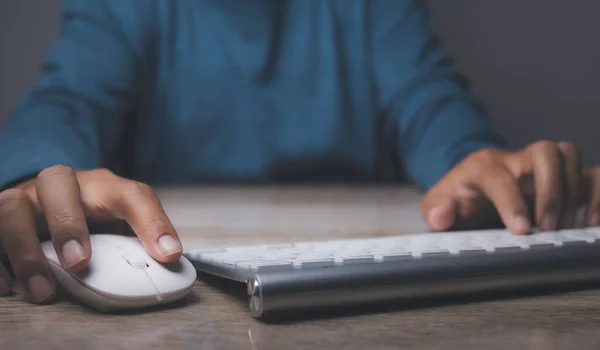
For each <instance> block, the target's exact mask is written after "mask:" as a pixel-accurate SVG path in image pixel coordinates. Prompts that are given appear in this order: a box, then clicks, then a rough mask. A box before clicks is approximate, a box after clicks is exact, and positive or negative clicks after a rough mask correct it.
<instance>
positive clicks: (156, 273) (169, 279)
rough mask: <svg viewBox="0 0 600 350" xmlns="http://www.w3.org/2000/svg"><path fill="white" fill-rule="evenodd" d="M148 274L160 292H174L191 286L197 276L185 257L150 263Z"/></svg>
mask: <svg viewBox="0 0 600 350" xmlns="http://www.w3.org/2000/svg"><path fill="white" fill-rule="evenodd" d="M146 272H147V273H148V276H149V277H150V278H151V279H152V281H153V282H154V285H155V286H156V288H157V289H158V290H159V291H160V292H161V293H162V294H169V293H176V292H179V291H181V290H183V289H187V288H189V287H191V286H192V285H193V284H194V283H195V282H196V278H197V272H196V269H195V268H194V266H193V265H192V264H191V263H190V262H189V261H188V260H187V259H185V258H181V259H179V260H178V261H175V262H172V263H166V264H152V265H150V267H148V268H147V269H146Z"/></svg>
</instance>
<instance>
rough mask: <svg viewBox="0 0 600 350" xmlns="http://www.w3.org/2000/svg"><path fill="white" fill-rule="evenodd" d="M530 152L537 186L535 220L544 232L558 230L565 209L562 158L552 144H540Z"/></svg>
mask: <svg viewBox="0 0 600 350" xmlns="http://www.w3.org/2000/svg"><path fill="white" fill-rule="evenodd" d="M530 150H531V152H530V153H529V157H530V161H531V162H532V164H533V167H532V171H533V178H534V186H535V220H536V222H537V224H538V226H539V227H540V228H541V229H542V230H546V231H552V230H556V229H557V228H558V224H559V218H560V215H561V212H562V208H563V205H562V203H563V194H564V180H563V165H562V157H561V154H560V151H559V149H558V147H557V146H556V145H555V144H554V143H552V142H539V143H537V144H536V145H535V146H534V147H532V148H531V149H530Z"/></svg>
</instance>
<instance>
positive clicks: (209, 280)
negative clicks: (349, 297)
mask: <svg viewBox="0 0 600 350" xmlns="http://www.w3.org/2000/svg"><path fill="white" fill-rule="evenodd" d="M198 279H199V280H200V281H202V282H204V283H206V284H208V285H209V286H211V287H213V288H215V289H217V290H218V291H219V292H221V293H226V294H227V295H229V296H232V297H234V298H235V299H236V300H237V301H238V302H240V303H242V304H243V305H245V306H246V307H247V305H248V301H247V296H246V285H245V284H244V283H240V282H236V281H233V280H229V279H225V278H220V277H217V276H214V275H211V274H206V273H202V272H198ZM593 289H600V281H594V282H586V283H577V284H568V285H562V286H547V287H537V288H521V289H519V290H504V291H495V292H477V293H467V294H460V295H451V296H445V297H435V298H434V297H424V298H415V299H414V300H409V301H407V300H403V301H399V302H389V301H386V302H380V303H364V304H358V305H352V306H336V307H329V308H323V307H321V306H319V307H318V308H314V309H297V310H286V311H279V312H277V313H273V314H269V315H266V316H265V317H263V318H261V319H260V321H261V322H263V323H266V324H291V323H300V322H307V321H313V320H319V319H321V320H322V319H334V318H345V317H355V316H362V315H370V314H383V313H394V312H402V311H409V310H416V309H427V308H436V307H442V306H449V305H464V304H472V303H482V302H489V301H497V300H505V299H525V298H529V297H536V296H550V295H557V294H567V293H574V292H579V291H585V290H593ZM247 315H248V317H252V316H251V314H250V312H249V311H248V314H247Z"/></svg>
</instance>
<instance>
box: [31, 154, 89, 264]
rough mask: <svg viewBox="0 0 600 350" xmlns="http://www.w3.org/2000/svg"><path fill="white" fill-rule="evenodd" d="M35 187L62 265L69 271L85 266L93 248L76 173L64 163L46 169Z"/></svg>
mask: <svg viewBox="0 0 600 350" xmlns="http://www.w3.org/2000/svg"><path fill="white" fill-rule="evenodd" d="M36 189H37V195H38V198H39V200H40V204H41V206H42V208H43V211H44V217H45V218H46V223H47V225H48V230H49V232H50V236H51V237H52V243H53V245H54V249H55V250H56V253H57V255H58V259H59V260H60V263H61V265H62V266H63V267H65V268H67V269H69V270H71V271H78V270H81V269H83V268H85V267H86V266H87V265H88V263H89V261H90V258H91V255H92V249H91V246H90V236H89V231H88V228H87V223H86V219H85V214H84V211H83V207H82V204H81V196H80V194H79V184H78V182H77V178H76V177H75V173H74V172H73V170H71V169H70V168H68V167H65V166H54V167H51V168H48V169H45V170H44V171H42V172H41V173H40V174H39V175H38V178H37V181H36Z"/></svg>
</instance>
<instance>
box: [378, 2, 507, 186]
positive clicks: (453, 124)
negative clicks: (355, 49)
mask: <svg viewBox="0 0 600 350" xmlns="http://www.w3.org/2000/svg"><path fill="white" fill-rule="evenodd" d="M370 4H371V6H372V8H371V13H372V16H373V18H372V19H371V22H372V23H373V27H372V29H371V30H372V33H371V38H372V42H373V45H372V47H373V71H374V73H375V79H376V85H377V87H378V97H379V103H380V108H381V110H382V111H383V113H384V114H385V120H386V123H385V126H386V135H387V136H388V137H389V139H390V141H391V142H392V143H393V146H394V147H395V148H396V149H397V151H398V154H399V155H400V157H401V158H402V162H403V166H404V168H405V170H406V172H407V173H408V175H409V177H410V178H411V179H412V180H413V181H414V182H415V183H416V184H418V186H419V187H420V188H422V189H423V190H427V189H429V188H430V187H431V186H432V185H433V184H434V183H435V182H437V181H438V180H439V179H440V178H441V177H442V176H443V175H444V174H445V173H446V172H447V171H448V170H449V169H450V168H451V167H452V166H454V165H455V164H456V163H458V162H459V161H460V160H462V159H463V158H464V157H466V156H467V155H468V154H470V153H472V152H474V151H476V150H478V149H482V148H490V147H494V148H498V147H505V146H506V145H505V142H504V141H503V140H502V139H501V138H500V137H499V136H498V135H497V134H496V133H495V132H494V131H493V130H492V126H491V125H490V123H489V122H488V121H487V120H486V118H485V117H484V115H483V113H482V111H481V110H480V108H479V106H478V104H477V102H476V101H475V99H474V98H473V96H472V95H471V94H470V93H469V92H468V91H467V89H466V87H465V86H464V84H462V81H461V80H460V77H459V76H458V74H457V72H456V70H455V68H454V66H453V65H452V63H451V61H450V60H449V59H448V57H447V56H446V53H445V50H444V48H443V46H442V45H441V44H440V43H439V42H438V40H437V38H436V37H435V36H434V33H433V30H432V28H433V26H432V23H431V20H430V16H429V13H428V9H427V7H426V5H425V3H424V2H422V1H418V0H395V1H386V0H373V1H372V2H370Z"/></svg>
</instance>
